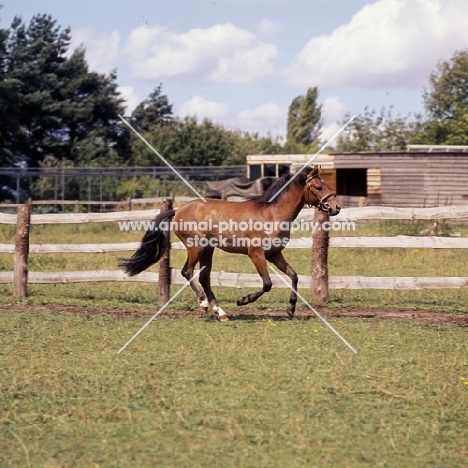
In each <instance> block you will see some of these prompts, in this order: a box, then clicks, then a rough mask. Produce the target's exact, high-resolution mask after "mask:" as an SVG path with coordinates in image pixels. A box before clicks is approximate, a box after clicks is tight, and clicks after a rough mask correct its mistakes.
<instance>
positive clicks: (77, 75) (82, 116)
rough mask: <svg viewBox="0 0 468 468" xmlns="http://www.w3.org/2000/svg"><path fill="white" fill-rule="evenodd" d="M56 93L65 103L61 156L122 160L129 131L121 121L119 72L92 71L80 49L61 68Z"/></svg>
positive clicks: (91, 161)
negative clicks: (118, 86)
mask: <svg viewBox="0 0 468 468" xmlns="http://www.w3.org/2000/svg"><path fill="white" fill-rule="evenodd" d="M57 76H58V79H59V86H58V89H57V93H56V94H55V95H54V97H55V98H56V100H57V101H58V102H60V103H61V112H60V116H61V129H60V132H61V134H62V137H61V144H62V145H61V151H60V152H59V153H58V157H60V158H61V159H68V160H71V161H74V162H75V164H77V165H113V164H117V163H119V162H120V163H122V162H123V161H122V159H124V158H123V156H124V154H125V153H124V152H125V149H126V148H125V147H126V144H127V143H126V140H127V138H128V133H127V130H126V128H125V127H123V126H122V125H121V123H120V119H119V118H118V115H119V114H123V98H122V97H121V95H120V94H119V93H118V91H117V84H116V73H115V72H112V73H110V75H109V76H105V75H103V74H100V73H96V72H91V71H89V69H88V64H87V62H86V59H85V51H84V50H83V49H77V50H75V51H74V52H73V54H72V55H71V57H70V58H69V59H68V60H67V61H66V62H65V63H64V64H63V65H62V66H61V67H60V69H59V71H58V74H57Z"/></svg>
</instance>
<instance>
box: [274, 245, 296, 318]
mask: <svg viewBox="0 0 468 468" xmlns="http://www.w3.org/2000/svg"><path fill="white" fill-rule="evenodd" d="M267 260H268V261H269V262H271V263H273V265H275V266H276V267H277V268H278V269H279V270H280V271H282V272H283V273H286V274H287V275H288V276H289V277H290V278H291V283H292V286H291V296H290V298H289V307H288V308H287V309H286V312H287V313H288V315H289V317H290V318H293V316H294V312H295V311H296V303H297V294H296V291H297V280H298V278H297V273H296V272H295V271H294V270H293V269H292V267H291V265H290V264H289V263H288V262H287V261H286V259H285V258H284V257H283V253H282V252H274V253H272V254H270V255H268V256H267Z"/></svg>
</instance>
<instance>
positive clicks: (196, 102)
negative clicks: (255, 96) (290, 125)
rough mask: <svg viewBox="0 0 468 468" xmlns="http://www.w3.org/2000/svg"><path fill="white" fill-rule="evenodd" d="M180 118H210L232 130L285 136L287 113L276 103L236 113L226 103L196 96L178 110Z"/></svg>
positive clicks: (268, 103)
mask: <svg viewBox="0 0 468 468" xmlns="http://www.w3.org/2000/svg"><path fill="white" fill-rule="evenodd" d="M176 113H177V115H178V116H179V117H186V116H197V118H198V120H199V121H200V120H202V119H204V118H208V119H210V120H213V121H214V122H218V123H221V124H222V125H224V126H225V127H226V128H230V129H232V130H242V131H246V132H252V133H255V132H257V133H259V134H260V135H267V134H268V133H271V134H272V135H275V136H276V135H284V134H285V128H286V120H285V119H286V111H285V110H284V109H282V108H281V107H280V106H278V105H277V104H275V103H274V102H267V103H265V104H261V105H259V106H256V107H254V108H253V109H246V110H243V111H240V112H238V113H234V112H233V111H232V108H231V106H230V104H228V103H226V102H217V101H209V100H207V99H205V98H204V97H202V96H194V97H193V98H192V99H190V100H189V101H187V102H185V103H184V104H182V105H181V106H180V107H179V108H178V109H177V112H176Z"/></svg>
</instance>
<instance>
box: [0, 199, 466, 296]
mask: <svg viewBox="0 0 468 468" xmlns="http://www.w3.org/2000/svg"><path fill="white" fill-rule="evenodd" d="M165 208H166V209H167V208H168V205H166V207H165ZM158 213H159V210H157V209H154V210H140V211H120V212H113V213H77V214H74V213H64V214H36V215H35V214H32V215H31V214H30V205H22V206H20V207H19V209H18V215H13V214H6V213H0V223H3V224H16V225H17V234H16V242H15V244H0V252H1V253H10V254H14V255H15V268H14V271H7V272H0V283H13V284H14V294H15V296H18V297H21V296H24V295H26V293H27V289H26V288H27V283H42V284H47V283H76V282H96V281H143V282H160V294H162V293H161V289H162V290H165V293H164V296H163V295H160V297H161V300H163V297H167V294H168V285H169V284H184V283H185V279H184V278H182V276H181V275H180V270H175V269H171V268H170V267H169V261H166V262H163V264H162V265H163V268H164V271H161V269H160V272H159V274H158V273H152V272H144V273H141V274H140V275H138V276H136V277H133V278H129V277H127V276H126V275H125V274H124V273H123V272H122V271H118V270H116V271H114V270H91V271H61V272H28V269H27V256H28V254H29V253H35V254H36V253H37V254H48V253H92V252H95V253H98V252H124V251H134V250H136V249H137V247H138V245H139V243H138V242H125V243H118V244H116V243H112V244H110V243H109V244H29V226H30V225H33V224H66V223H69V224H79V223H92V222H118V221H148V220H151V219H153V218H154V217H155V216H156V215H157V214H158ZM314 213H316V214H315V217H314ZM317 213H319V212H318V211H316V210H312V209H304V210H303V211H302V212H301V213H300V215H299V217H298V221H301V220H304V221H314V220H315V221H317V220H320V218H318V217H317ZM382 219H398V220H417V219H419V220H421V219H422V220H442V219H457V220H465V221H466V220H467V219H468V206H450V207H447V206H445V207H437V208H414V209H412V208H389V207H365V208H349V209H343V210H342V212H341V213H340V214H339V216H337V217H335V218H333V221H335V222H358V221H362V220H382ZM322 221H323V219H322ZM322 234H323V232H322ZM323 238H325V241H324V240H323ZM320 239H322V240H320ZM318 242H321V243H322V244H321V245H322V247H320V245H318ZM323 242H326V243H327V245H326V246H325V251H326V250H327V249H328V246H329V247H331V248H388V247H391V248H433V249H466V248H468V238H463V237H460V238H451V237H433V236H430V237H422V236H416V237H413V236H394V237H330V238H328V235H326V236H323V235H321V237H317V236H315V237H314V239H312V238H301V239H292V240H291V241H290V243H289V245H288V247H287V248H299V249H311V247H312V245H313V243H315V249H313V250H318V249H320V248H322V250H323V245H324V244H323ZM171 248H172V249H183V248H184V246H183V245H182V243H180V242H173V243H171ZM317 257H318V258H315V257H313V263H312V264H311V272H312V276H301V275H300V276H299V284H300V285H301V286H302V287H304V286H305V285H308V286H309V287H312V293H313V297H314V299H316V300H325V299H326V298H327V297H328V287H330V288H332V289H343V288H345V289H437V288H467V287H468V277H367V276H330V277H328V273H327V265H326V256H325V264H324V263H323V257H322V258H320V256H317ZM320 262H322V263H320ZM160 268H161V267H160ZM317 272H318V274H317ZM162 277H165V278H166V280H165V285H162V286H164V287H163V288H161V281H160V280H161V279H162ZM272 281H273V286H274V287H280V288H285V287H286V285H285V284H284V283H283V282H282V281H281V280H280V279H279V278H276V277H275V275H273V277H272ZM288 283H289V282H288ZM314 283H315V284H314ZM317 283H320V284H317ZM212 285H213V286H226V287H236V288H246V287H261V280H260V277H259V276H258V275H256V274H255V275H254V274H244V273H227V272H212Z"/></svg>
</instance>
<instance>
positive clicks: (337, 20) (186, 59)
mask: <svg viewBox="0 0 468 468" xmlns="http://www.w3.org/2000/svg"><path fill="white" fill-rule="evenodd" d="M1 1H2V0H0V2H1ZM39 13H47V14H50V15H52V17H53V18H54V19H56V20H57V23H58V24H59V25H60V26H62V28H65V27H68V26H69V27H70V28H71V34H72V43H71V50H73V49H75V48H76V47H80V46H84V47H85V49H86V58H87V60H88V63H89V65H90V69H91V70H94V71H98V72H101V73H106V74H107V73H109V72H110V71H111V70H114V69H116V70H117V83H118V85H119V90H120V92H121V93H122V95H123V96H124V97H125V99H126V105H127V110H126V115H129V114H130V113H131V111H132V110H133V109H134V108H135V106H136V105H137V104H138V103H139V102H141V101H142V100H143V99H145V98H146V97H147V96H148V95H149V94H150V93H151V91H153V90H154V88H156V87H157V86H158V85H160V84H162V89H163V94H166V95H167V96H168V98H169V102H170V103H172V104H173V112H174V114H175V115H177V116H179V117H185V116H188V115H190V116H193V115H196V116H197V118H198V119H200V120H201V119H203V118H205V117H206V118H210V119H212V120H213V121H215V122H218V123H220V124H222V125H224V126H225V127H227V128H233V129H239V130H245V131H250V132H259V134H261V135H266V134H271V135H272V136H273V137H280V138H283V137H284V136H285V134H286V121H287V112H288V107H289V105H290V104H291V101H292V100H293V99H294V98H295V97H296V96H298V95H301V94H305V93H306V91H307V89H308V88H309V87H314V86H317V87H318V90H319V103H320V104H322V115H323V118H324V127H323V131H322V138H323V139H324V140H327V139H328V138H330V137H331V136H332V135H333V134H334V133H335V132H336V131H337V130H338V129H339V128H340V126H341V124H342V123H343V121H344V118H345V116H346V115H348V114H350V115H354V114H362V113H364V111H365V109H366V107H367V108H369V109H375V110H380V109H381V108H385V109H389V108H390V107H392V108H393V115H394V116H397V115H400V116H402V117H404V116H407V115H409V114H414V113H417V112H423V110H424V105H423V104H424V102H423V92H424V89H427V88H428V79H429V75H430V73H431V72H433V71H435V70H436V68H437V64H438V62H439V61H441V60H448V59H449V58H450V57H452V56H453V53H454V52H455V51H456V50H460V49H464V48H468V28H467V27H466V19H467V18H468V0H378V1H372V0H215V1H212V0H192V1H180V0H125V1H123V0H114V1H109V0H103V1H101V0H80V1H74V0H71V1H64V0H39V1H33V0H15V1H11V0H3V8H2V9H1V10H0V19H1V24H0V26H1V27H3V28H6V27H9V26H10V24H11V21H12V19H13V17H14V16H15V15H19V16H21V17H22V18H23V19H24V20H25V21H26V22H29V20H30V19H31V17H32V16H33V15H35V14H39Z"/></svg>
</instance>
